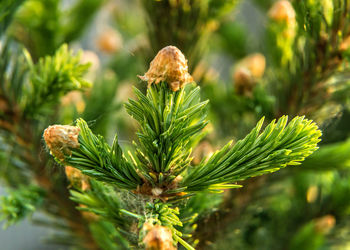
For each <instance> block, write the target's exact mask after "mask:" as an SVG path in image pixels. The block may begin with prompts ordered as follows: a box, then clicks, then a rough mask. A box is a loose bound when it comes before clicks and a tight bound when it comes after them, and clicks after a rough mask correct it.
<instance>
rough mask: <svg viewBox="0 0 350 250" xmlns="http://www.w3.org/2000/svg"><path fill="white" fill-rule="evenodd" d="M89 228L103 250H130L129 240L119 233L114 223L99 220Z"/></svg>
mask: <svg viewBox="0 0 350 250" xmlns="http://www.w3.org/2000/svg"><path fill="white" fill-rule="evenodd" d="M89 226H90V230H91V232H92V235H93V236H94V239H95V240H96V242H97V244H98V245H99V247H100V248H101V249H106V250H123V249H128V248H129V244H128V242H127V240H126V239H125V238H124V237H123V236H122V235H121V234H120V232H118V230H117V229H116V228H115V226H114V225H113V223H110V222H107V221H102V220H99V221H97V222H94V223H91V224H90V225H89Z"/></svg>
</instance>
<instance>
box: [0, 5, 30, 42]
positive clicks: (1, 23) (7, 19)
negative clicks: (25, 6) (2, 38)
mask: <svg viewBox="0 0 350 250" xmlns="http://www.w3.org/2000/svg"><path fill="white" fill-rule="evenodd" d="M23 1H24V0H3V1H1V3H0V35H2V34H3V33H4V32H5V31H6V29H7V27H8V26H9V24H10V23H11V21H12V18H13V15H14V14H15V12H16V10H17V8H18V7H19V6H20V5H21V4H22V2H23Z"/></svg>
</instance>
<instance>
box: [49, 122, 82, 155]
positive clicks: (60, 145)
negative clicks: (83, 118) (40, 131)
mask: <svg viewBox="0 0 350 250" xmlns="http://www.w3.org/2000/svg"><path fill="white" fill-rule="evenodd" d="M79 131H80V129H79V128H78V127H74V126H69V125H53V126H49V127H48V128H47V129H45V131H44V139H45V142H46V145H47V146H48V147H49V149H50V151H51V154H52V155H54V156H55V157H57V158H58V159H59V160H61V161H64V158H65V155H70V154H71V153H72V152H71V150H70V149H72V148H79V142H78V135H79Z"/></svg>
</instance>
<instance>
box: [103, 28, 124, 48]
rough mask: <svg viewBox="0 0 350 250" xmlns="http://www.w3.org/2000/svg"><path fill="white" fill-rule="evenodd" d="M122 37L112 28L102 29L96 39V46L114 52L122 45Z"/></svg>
mask: <svg viewBox="0 0 350 250" xmlns="http://www.w3.org/2000/svg"><path fill="white" fill-rule="evenodd" d="M122 44H123V42H122V38H121V36H120V34H119V33H118V32H117V31H115V30H114V29H108V30H106V31H104V32H103V33H102V34H101V35H100V36H99V37H98V39H97V47H98V48H99V49H100V50H101V51H103V52H105V53H107V54H111V53H115V52H117V51H118V50H119V49H120V48H121V47H122Z"/></svg>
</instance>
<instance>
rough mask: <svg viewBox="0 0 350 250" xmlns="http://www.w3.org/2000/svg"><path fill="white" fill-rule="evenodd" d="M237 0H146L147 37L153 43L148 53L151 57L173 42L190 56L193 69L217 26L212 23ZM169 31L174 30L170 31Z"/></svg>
mask: <svg viewBox="0 0 350 250" xmlns="http://www.w3.org/2000/svg"><path fill="white" fill-rule="evenodd" d="M238 2H239V0H214V1H213V0H211V1H198V0H190V1H184V0H181V1H171V0H165V1H156V0H150V1H149V0H143V1H142V5H143V9H144V11H145V13H146V16H147V21H148V30H147V32H148V40H149V41H150V45H151V46H152V48H151V50H150V55H149V56H150V57H152V56H153V55H154V54H155V53H156V52H157V51H159V50H160V49H162V48H163V47H165V46H167V45H170V44H171V45H174V46H176V47H178V48H179V49H180V50H181V51H182V52H183V53H184V54H185V55H186V56H187V57H188V58H189V63H190V65H189V66H190V69H191V70H193V69H194V68H195V66H196V65H197V63H198V62H199V59H200V57H201V56H200V55H201V53H203V50H204V48H205V45H206V44H205V43H206V42H207V40H208V38H209V34H210V33H212V32H213V29H215V28H213V24H214V26H215V24H217V22H219V21H220V19H221V17H222V16H223V15H224V14H225V13H227V12H229V11H230V10H232V9H233V8H234V7H235V6H236V5H237V3H238ZM164 16H167V17H170V18H164ZM159 20H162V22H160V21H159ZM169 30H171V31H172V32H171V34H169Z"/></svg>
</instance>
